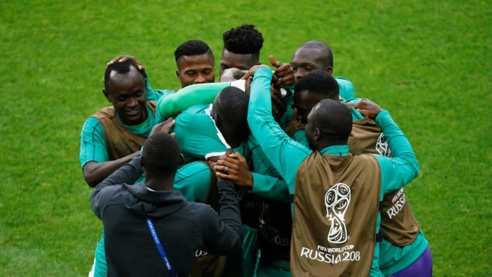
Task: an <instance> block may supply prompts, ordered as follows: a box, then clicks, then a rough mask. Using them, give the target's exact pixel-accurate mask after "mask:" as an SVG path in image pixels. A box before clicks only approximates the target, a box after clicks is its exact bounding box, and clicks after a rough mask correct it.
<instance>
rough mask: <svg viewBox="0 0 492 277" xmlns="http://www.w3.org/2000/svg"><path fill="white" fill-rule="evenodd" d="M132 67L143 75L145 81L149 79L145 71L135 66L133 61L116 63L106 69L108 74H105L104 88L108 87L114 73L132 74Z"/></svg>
mask: <svg viewBox="0 0 492 277" xmlns="http://www.w3.org/2000/svg"><path fill="white" fill-rule="evenodd" d="M131 67H134V68H135V69H136V70H137V71H138V72H139V73H140V74H141V75H142V77H143V78H144V80H145V79H146V78H147V74H146V73H145V69H144V68H142V69H138V66H137V64H135V63H134V62H133V61H131V60H126V61H124V62H114V63H112V64H110V65H108V66H107V67H106V72H104V86H107V85H108V82H109V80H110V79H111V72H112V71H116V72H117V73H119V74H124V73H128V72H130V69H131Z"/></svg>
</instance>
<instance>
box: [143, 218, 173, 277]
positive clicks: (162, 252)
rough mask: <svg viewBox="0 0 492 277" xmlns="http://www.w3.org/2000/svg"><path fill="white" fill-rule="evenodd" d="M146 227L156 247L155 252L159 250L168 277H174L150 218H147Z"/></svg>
mask: <svg viewBox="0 0 492 277" xmlns="http://www.w3.org/2000/svg"><path fill="white" fill-rule="evenodd" d="M147 225H148V226H149V230H150V233H151V234H152V238H153V239H154V242H155V244H156V245H157V250H159V254H161V257H162V260H163V261H164V264H165V265H166V267H167V270H168V271H169V276H171V277H175V276H176V273H174V271H173V269H172V267H171V263H170V262H169V260H168V258H167V256H166V252H164V248H163V247H162V244H161V241H160V240H159V237H158V236H157V233H156V231H155V228H154V224H152V220H150V218H147Z"/></svg>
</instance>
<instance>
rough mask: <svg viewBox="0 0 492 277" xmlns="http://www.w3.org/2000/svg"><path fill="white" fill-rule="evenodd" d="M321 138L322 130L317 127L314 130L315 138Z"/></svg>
mask: <svg viewBox="0 0 492 277" xmlns="http://www.w3.org/2000/svg"><path fill="white" fill-rule="evenodd" d="M320 138H321V131H320V130H319V129H318V128H316V129H315V130H314V135H313V139H314V140H319V139H320Z"/></svg>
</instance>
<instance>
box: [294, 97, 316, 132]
mask: <svg viewBox="0 0 492 277" xmlns="http://www.w3.org/2000/svg"><path fill="white" fill-rule="evenodd" d="M319 101H320V99H319V98H317V97H315V96H313V95H312V94H310V93H309V91H307V90H303V91H299V92H296V93H294V108H295V110H294V112H295V117H296V120H298V121H300V122H301V123H302V124H304V125H305V124H306V123H307V117H308V114H309V113H310V112H311V110H312V109H313V107H314V106H315V105H316V104H318V102H319Z"/></svg>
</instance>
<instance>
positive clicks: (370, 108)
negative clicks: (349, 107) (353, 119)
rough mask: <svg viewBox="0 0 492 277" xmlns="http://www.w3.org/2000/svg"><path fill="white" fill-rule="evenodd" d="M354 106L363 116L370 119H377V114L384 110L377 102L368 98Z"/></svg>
mask: <svg viewBox="0 0 492 277" xmlns="http://www.w3.org/2000/svg"><path fill="white" fill-rule="evenodd" d="M354 108H355V109H356V110H358V111H359V112H360V113H361V114H362V115H363V116H365V117H368V118H370V119H375V118H376V116H378V114H379V113H380V112H381V111H382V110H383V109H382V108H381V107H379V106H378V105H377V104H376V103H374V102H372V101H371V100H369V99H366V98H364V99H362V100H361V101H360V102H359V103H357V104H355V106H354Z"/></svg>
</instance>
